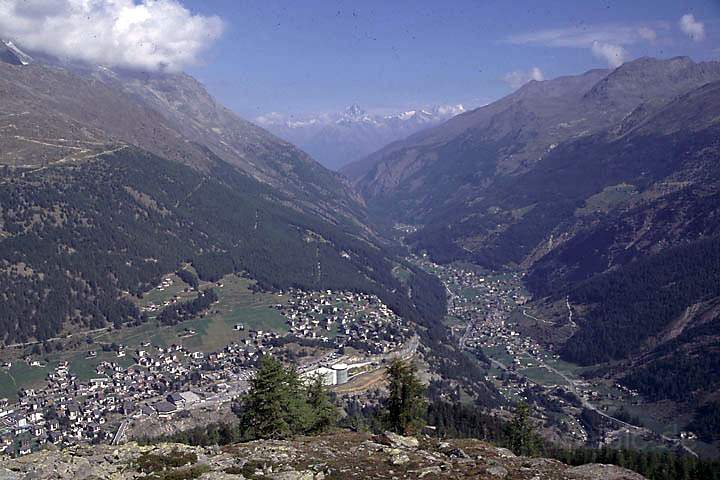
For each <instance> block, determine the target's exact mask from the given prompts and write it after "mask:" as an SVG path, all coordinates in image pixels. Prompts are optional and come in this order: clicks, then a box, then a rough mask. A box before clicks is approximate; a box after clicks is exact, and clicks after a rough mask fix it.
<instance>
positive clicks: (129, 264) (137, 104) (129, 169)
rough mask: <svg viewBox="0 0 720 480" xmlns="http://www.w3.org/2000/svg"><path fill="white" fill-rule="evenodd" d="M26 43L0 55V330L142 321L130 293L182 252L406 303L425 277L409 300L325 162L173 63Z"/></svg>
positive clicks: (28, 332) (202, 261)
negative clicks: (143, 66) (240, 112)
mask: <svg viewBox="0 0 720 480" xmlns="http://www.w3.org/2000/svg"><path fill="white" fill-rule="evenodd" d="M33 58H34V60H33V61H31V62H28V64H27V65H24V64H17V62H11V63H8V62H0V105H2V107H0V110H1V111H0V152H1V153H0V183H1V184H2V185H3V188H2V190H1V191H0V195H1V196H2V201H0V205H1V206H0V251H1V252H2V253H1V254H0V258H1V259H2V260H1V261H0V278H1V279H2V281H0V292H1V293H0V336H1V337H2V338H3V339H4V340H5V341H6V342H8V343H12V342H23V341H26V340H28V339H40V340H44V339H47V338H51V337H53V336H55V335H57V334H58V333H61V332H62V331H63V329H65V328H88V327H98V326H103V325H105V324H107V323H114V324H116V325H122V324H125V323H133V322H137V321H141V320H142V318H141V316H140V315H139V312H138V311H137V309H136V308H135V307H134V305H133V304H132V302H131V300H132V298H133V297H134V296H138V295H141V294H142V293H143V292H144V291H147V290H149V289H150V288H152V286H153V285H154V284H156V283H157V281H158V279H159V278H160V276H161V275H162V274H164V273H167V272H172V271H174V270H175V269H176V268H177V266H178V265H179V263H180V262H190V263H192V264H193V265H194V266H195V268H196V269H197V270H198V273H199V274H200V276H201V277H203V278H205V279H216V278H219V276H221V275H223V274H226V273H230V272H233V271H236V272H244V273H245V274H248V275H250V276H252V277H253V278H255V279H256V280H258V282H259V284H260V286H262V287H265V288H288V287H290V286H295V287H305V288H312V289H320V288H322V289H326V288H338V289H351V290H359V291H368V292H371V291H372V292H375V293H378V294H379V295H381V296H382V297H384V298H386V299H387V302H386V303H388V304H390V305H392V307H393V308H394V309H395V310H397V311H398V312H400V311H402V312H403V313H404V314H406V315H409V316H410V317H413V316H415V314H416V313H417V310H418V309H417V308H416V307H414V306H413V305H414V304H417V303H419V302H422V297H423V291H424V290H423V289H422V288H418V289H417V290H416V291H414V294H415V295H414V300H410V298H409V295H408V292H409V290H410V289H411V288H412V283H413V281H414V280H413V278H414V277H413V275H412V274H411V276H410V281H409V282H405V281H404V282H400V280H399V279H397V278H396V277H395V276H394V275H393V273H392V271H393V268H394V267H395V266H397V262H398V260H397V259H396V258H395V257H394V256H393V255H392V254H390V253H388V252H387V251H386V250H385V249H384V247H383V246H382V245H381V244H380V243H379V242H378V241H377V239H376V237H375V236H374V234H373V232H372V230H371V229H370V227H368V225H367V224H366V223H364V210H363V205H362V202H361V201H360V200H359V198H358V197H357V196H356V195H355V194H354V193H353V192H352V190H351V189H350V188H349V186H348V185H347V184H346V182H345V181H344V180H343V179H342V178H341V177H340V176H339V175H337V174H335V173H332V172H330V171H328V170H327V169H325V168H324V167H322V166H321V165H319V164H318V163H316V162H315V161H314V160H312V159H311V158H310V157H308V156H307V155H306V154H305V153H303V152H302V151H300V150H298V149H297V148H296V147H294V146H292V145H290V144H288V143H286V142H284V141H282V140H280V139H278V138H276V137H274V136H273V135H271V134H270V133H268V132H266V131H264V130H262V129H261V128H259V127H256V126H254V125H252V124H250V123H249V122H246V121H244V120H242V119H240V118H238V117H237V116H235V115H234V114H232V113H231V112H230V111H228V110H227V109H225V108H224V107H222V106H221V105H219V104H218V103H217V102H215V101H214V100H213V99H212V98H211V97H210V96H209V95H208V94H207V92H206V91H205V89H204V88H203V87H202V85H200V84H199V83H198V82H196V81H195V80H194V79H192V78H190V77H188V76H186V75H160V74H158V75H141V74H138V73H131V72H113V71H109V70H107V69H104V68H102V67H88V66H82V65H71V64H65V63H62V62H59V61H56V60H53V59H43V58H39V57H37V56H35V55H33ZM411 270H412V269H411ZM416 273H417V276H422V275H423V274H421V273H420V272H416ZM413 312H415V313H413ZM419 317H422V315H420V316H419ZM419 317H418V316H416V318H419ZM21 320H22V321H21Z"/></svg>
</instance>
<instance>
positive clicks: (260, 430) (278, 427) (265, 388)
mask: <svg viewBox="0 0 720 480" xmlns="http://www.w3.org/2000/svg"><path fill="white" fill-rule="evenodd" d="M240 410H241V412H240V427H241V429H242V433H243V435H242V436H243V438H246V439H255V438H271V439H281V438H288V437H290V436H291V435H293V434H296V433H304V431H305V430H307V428H308V427H309V425H310V424H311V423H312V420H311V412H310V408H309V406H308V405H307V401H306V399H305V394H304V391H303V389H302V388H301V385H300V380H299V378H298V376H297V373H296V372H295V370H292V369H290V370H286V369H285V368H284V367H283V365H282V363H280V361H279V360H277V359H275V358H273V357H270V356H265V357H263V358H262V359H261V360H260V367H259V368H258V371H257V373H256V374H255V377H254V378H253V379H252V380H251V381H250V390H249V391H248V393H247V394H246V395H245V397H243V399H242V404H241V409H240Z"/></svg>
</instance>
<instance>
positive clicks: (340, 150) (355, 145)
mask: <svg viewBox="0 0 720 480" xmlns="http://www.w3.org/2000/svg"><path fill="white" fill-rule="evenodd" d="M464 111H465V108H464V107H463V106H462V105H440V106H434V107H426V108H409V109H407V110H404V111H400V112H397V113H392V114H387V113H384V114H379V113H369V112H367V111H366V110H364V109H363V108H362V107H360V106H359V105H358V104H353V105H350V106H349V107H347V108H346V109H344V110H342V111H340V112H337V113H325V114H321V115H308V116H294V115H287V114H282V113H278V112H271V113H268V114H265V115H262V116H260V117H257V118H256V119H255V121H256V122H257V123H258V124H259V125H261V126H263V127H265V128H267V129H268V130H270V131H271V132H273V133H274V134H276V135H278V136H279V137H281V138H284V139H285V140H288V141H290V142H292V143H294V144H296V145H298V146H300V147H301V148H303V149H304V150H305V151H307V152H308V153H310V154H311V155H312V156H314V157H315V158H316V159H317V160H319V161H320V162H321V163H323V164H324V165H325V166H328V167H330V168H338V167H340V166H342V165H344V164H347V163H350V162H351V161H354V160H357V159H359V158H361V157H363V156H365V155H368V154H370V153H372V152H373V151H375V150H378V149H380V148H381V147H383V146H385V145H386V144H388V143H390V142H393V141H395V140H399V139H401V138H405V137H407V136H409V135H412V134H413V133H415V132H417V131H419V130H421V129H423V128H427V127H431V126H433V125H437V124H439V123H441V122H444V121H445V120H448V119H449V118H450V117H453V116H454V115H456V114H458V113H462V112H464Z"/></svg>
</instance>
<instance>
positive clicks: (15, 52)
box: [0, 40, 33, 65]
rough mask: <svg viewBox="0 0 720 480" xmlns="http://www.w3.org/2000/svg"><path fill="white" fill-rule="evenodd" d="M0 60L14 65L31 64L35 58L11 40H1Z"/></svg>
mask: <svg viewBox="0 0 720 480" xmlns="http://www.w3.org/2000/svg"><path fill="white" fill-rule="evenodd" d="M0 60H2V61H5V62H7V63H12V64H13V65H30V63H31V62H32V60H33V59H32V57H31V56H30V55H28V54H27V53H25V52H23V51H22V50H20V48H18V47H17V46H16V45H15V44H14V43H13V42H11V41H10V40H0Z"/></svg>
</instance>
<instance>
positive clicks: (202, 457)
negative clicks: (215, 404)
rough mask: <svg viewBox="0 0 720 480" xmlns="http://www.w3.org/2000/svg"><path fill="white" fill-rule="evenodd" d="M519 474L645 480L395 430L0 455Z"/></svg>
mask: <svg viewBox="0 0 720 480" xmlns="http://www.w3.org/2000/svg"><path fill="white" fill-rule="evenodd" d="M31 478H32V479H37V480H44V479H55V478H75V479H77V480H89V479H100V478H102V479H108V480H111V479H140V478H143V479H148V480H149V479H167V480H170V479H175V478H182V479H193V478H197V479H201V480H213V479H216V480H235V479H238V480H240V479H243V478H245V479H274V480H321V479H327V480H330V479H352V478H357V479H369V478H377V479H382V478H387V479H403V478H406V479H411V478H412V479H415V478H424V479H427V480H431V479H451V478H452V479H471V478H472V479H477V478H487V479H502V478H504V479H508V480H510V479H513V480H521V479H525V480H530V479H536V480H541V479H543V480H561V479H562V480H595V479H601V478H602V479H603V480H642V479H643V478H644V477H642V476H641V475H638V474H636V473H633V472H630V471H628V470H624V469H622V468H619V467H614V466H609V465H598V464H588V465H582V466H579V467H569V466H567V465H565V464H562V463H560V462H558V461H556V460H549V459H544V458H526V457H516V456H515V455H513V454H512V453H511V452H510V451H508V450H505V449H502V448H496V447H493V446H491V445H488V444H485V443H482V442H480V441H477V440H454V441H447V442H437V441H436V440H431V439H424V440H422V441H420V442H418V441H417V440H416V439H413V438H407V437H399V436H396V435H390V436H385V437H380V438H374V437H370V436H368V435H365V434H359V433H348V432H341V433H334V434H329V435H324V436H321V437H311V438H298V439H296V440H292V441H269V440H267V441H256V442H250V443H244V444H237V445H230V446H227V447H221V448H218V447H206V448H204V447H189V446H185V445H180V444H160V445H156V446H138V445H137V444H134V443H129V444H125V445H120V446H115V447H112V446H83V447H76V448H70V449H67V450H63V451H42V452H38V453H34V454H31V455H28V456H26V457H22V458H19V459H13V460H10V459H2V460H0V479H3V480H24V479H31Z"/></svg>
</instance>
